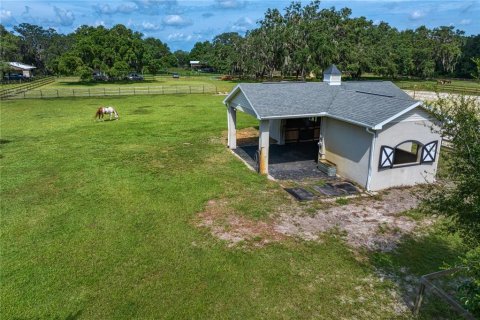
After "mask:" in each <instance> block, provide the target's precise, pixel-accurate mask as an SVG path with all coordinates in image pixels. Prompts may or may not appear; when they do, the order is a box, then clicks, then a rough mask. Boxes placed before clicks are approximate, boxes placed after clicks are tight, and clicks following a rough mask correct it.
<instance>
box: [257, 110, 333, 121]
mask: <svg viewBox="0 0 480 320" xmlns="http://www.w3.org/2000/svg"><path fill="white" fill-rule="evenodd" d="M326 115H327V113H325V112H321V113H306V114H290V115H283V116H271V117H263V118H259V119H260V120H274V119H295V118H310V117H324V116H326Z"/></svg>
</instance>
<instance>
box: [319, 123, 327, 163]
mask: <svg viewBox="0 0 480 320" xmlns="http://www.w3.org/2000/svg"><path fill="white" fill-rule="evenodd" d="M326 120H327V118H325V117H321V118H320V137H319V142H318V147H319V148H318V160H320V159H325V132H326V128H327V121H326Z"/></svg>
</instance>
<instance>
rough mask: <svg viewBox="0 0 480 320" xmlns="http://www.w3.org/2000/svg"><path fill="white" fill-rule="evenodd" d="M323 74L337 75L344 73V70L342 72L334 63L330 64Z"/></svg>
mask: <svg viewBox="0 0 480 320" xmlns="http://www.w3.org/2000/svg"><path fill="white" fill-rule="evenodd" d="M323 74H333V75H335V76H340V75H342V72H340V70H338V68H337V66H336V65H334V64H332V65H330V67H328V68H327V69H325V71H324V72H323Z"/></svg>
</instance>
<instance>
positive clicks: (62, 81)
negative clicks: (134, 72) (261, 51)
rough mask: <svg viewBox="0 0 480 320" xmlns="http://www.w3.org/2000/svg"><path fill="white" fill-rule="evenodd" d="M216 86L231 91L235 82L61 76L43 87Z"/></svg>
mask: <svg viewBox="0 0 480 320" xmlns="http://www.w3.org/2000/svg"><path fill="white" fill-rule="evenodd" d="M203 85H205V86H209V87H212V86H216V87H217V91H221V92H227V91H230V90H231V89H232V88H233V87H234V86H235V83H233V82H231V81H221V80H218V79H215V78H214V77H209V76H188V77H187V76H180V78H178V79H174V78H172V77H171V76H156V77H155V78H152V79H151V80H144V81H115V82H103V81H88V82H82V81H79V78H78V77H60V78H57V79H56V81H55V82H53V83H51V84H48V85H46V86H43V87H42V89H59V90H61V89H66V90H71V89H81V88H118V87H122V88H128V87H137V88H140V87H148V86H150V87H159V86H182V87H183V86H196V87H198V86H203Z"/></svg>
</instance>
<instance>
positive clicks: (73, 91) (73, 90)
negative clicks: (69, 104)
mask: <svg viewBox="0 0 480 320" xmlns="http://www.w3.org/2000/svg"><path fill="white" fill-rule="evenodd" d="M72 93H73V96H74V97H75V89H72Z"/></svg>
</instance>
